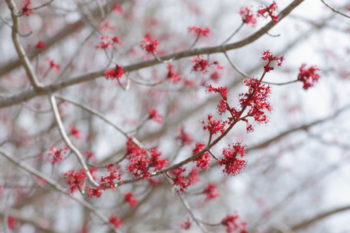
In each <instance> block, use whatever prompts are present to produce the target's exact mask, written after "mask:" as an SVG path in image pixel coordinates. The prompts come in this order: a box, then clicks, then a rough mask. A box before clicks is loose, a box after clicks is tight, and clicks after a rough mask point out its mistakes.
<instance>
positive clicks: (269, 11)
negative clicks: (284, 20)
mask: <svg viewBox="0 0 350 233" xmlns="http://www.w3.org/2000/svg"><path fill="white" fill-rule="evenodd" d="M276 10H277V3H276V2H273V3H271V4H270V5H269V6H267V7H262V8H261V9H260V10H258V15H259V16H263V17H265V18H266V17H268V16H270V17H271V19H272V20H273V21H274V22H275V23H277V22H278V16H277V15H276V12H275V11H276Z"/></svg>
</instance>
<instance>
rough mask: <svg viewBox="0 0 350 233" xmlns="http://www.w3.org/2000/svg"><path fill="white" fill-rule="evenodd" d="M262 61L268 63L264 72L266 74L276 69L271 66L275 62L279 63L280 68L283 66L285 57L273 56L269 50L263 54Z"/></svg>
mask: <svg viewBox="0 0 350 233" xmlns="http://www.w3.org/2000/svg"><path fill="white" fill-rule="evenodd" d="M261 59H262V60H263V61H267V64H266V65H265V66H264V70H265V72H269V71H271V70H273V69H274V68H273V66H272V65H271V63H272V62H274V61H275V62H277V65H278V66H282V63H283V60H284V57H283V56H281V57H277V56H273V55H272V54H271V52H270V51H269V50H266V51H264V52H263V55H262V57H261Z"/></svg>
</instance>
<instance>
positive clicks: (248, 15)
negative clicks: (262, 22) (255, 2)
mask: <svg viewBox="0 0 350 233" xmlns="http://www.w3.org/2000/svg"><path fill="white" fill-rule="evenodd" d="M239 14H240V15H241V17H242V21H243V23H245V24H250V25H252V26H255V24H256V18H255V16H254V13H253V11H252V10H251V9H250V8H249V7H241V9H240V10H239Z"/></svg>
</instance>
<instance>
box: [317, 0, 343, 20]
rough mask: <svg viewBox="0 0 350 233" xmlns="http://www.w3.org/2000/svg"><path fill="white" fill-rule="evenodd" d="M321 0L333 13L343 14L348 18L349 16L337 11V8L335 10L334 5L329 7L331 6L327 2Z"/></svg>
mask: <svg viewBox="0 0 350 233" xmlns="http://www.w3.org/2000/svg"><path fill="white" fill-rule="evenodd" d="M321 2H322V3H323V4H324V5H325V6H326V7H328V8H329V9H331V11H333V12H334V13H336V14H338V15H341V16H344V17H346V18H348V19H350V16H348V15H346V14H344V13H342V12H340V11H338V10H336V9H335V8H334V7H331V6H330V5H329V4H328V3H326V2H325V1H324V0H321Z"/></svg>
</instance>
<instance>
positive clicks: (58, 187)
mask: <svg viewBox="0 0 350 233" xmlns="http://www.w3.org/2000/svg"><path fill="white" fill-rule="evenodd" d="M0 154H1V155H2V156H3V157H5V158H6V159H7V160H9V161H10V162H12V163H13V164H14V165H16V166H17V167H19V168H21V169H22V170H24V171H26V172H28V173H30V174H31V175H34V176H35V177H39V178H40V179H42V180H44V181H45V182H46V183H47V184H49V185H50V186H51V187H52V188H54V189H55V190H57V191H58V192H60V193H62V194H64V195H66V196H68V197H69V198H70V199H72V200H74V201H76V202H77V203H79V204H81V205H82V206H84V207H85V208H87V209H88V210H89V211H91V212H92V213H93V214H94V215H95V216H96V217H98V218H99V219H100V220H101V221H102V222H103V223H104V224H107V225H109V226H110V227H111V229H113V231H114V232H115V233H118V231H117V230H116V229H115V228H114V227H113V226H112V225H110V223H109V220H108V218H107V217H106V216H104V215H103V214H101V213H100V212H99V211H97V210H96V209H95V207H94V206H92V205H91V204H90V203H88V202H86V201H85V200H82V199H79V198H77V197H75V196H73V195H71V194H70V193H68V192H66V191H65V189H64V188H63V187H62V186H61V185H60V184H58V183H57V182H56V181H54V180H53V179H51V178H50V177H48V176H46V175H45V174H43V173H41V172H39V171H37V170H35V169H34V168H32V167H29V166H27V165H25V164H22V163H20V162H18V161H17V160H15V159H14V158H12V157H11V156H10V155H8V154H7V153H6V152H4V151H2V150H1V149H0Z"/></svg>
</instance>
